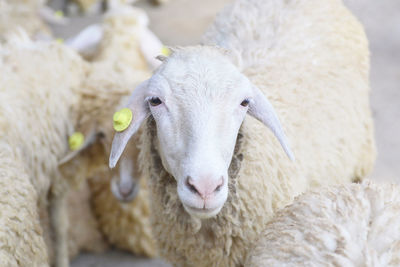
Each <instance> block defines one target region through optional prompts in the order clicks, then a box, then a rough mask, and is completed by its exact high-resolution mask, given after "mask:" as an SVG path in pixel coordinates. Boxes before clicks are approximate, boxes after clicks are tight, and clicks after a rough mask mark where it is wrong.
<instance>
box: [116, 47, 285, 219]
mask: <svg viewBox="0 0 400 267" xmlns="http://www.w3.org/2000/svg"><path fill="white" fill-rule="evenodd" d="M129 108H130V109H131V110H132V112H133V117H134V120H135V121H133V122H132V123H131V125H130V126H129V127H128V129H127V130H125V131H124V132H121V133H117V134H116V135H115V137H114V141H113V147H112V150H111V155H110V167H114V166H115V164H116V162H117V161H118V158H119V157H120V155H121V154H122V151H123V149H124V147H125V146H126V144H127V142H128V140H129V138H130V136H132V135H133V134H134V133H135V132H136V131H137V129H138V128H139V126H140V124H141V123H142V122H143V121H144V120H145V118H146V117H147V116H149V115H150V114H151V115H152V116H153V118H154V120H155V122H156V125H157V138H158V144H157V146H158V151H159V153H160V157H161V159H162V163H163V165H164V168H165V169H166V170H167V171H168V172H169V173H170V174H171V175H172V176H173V177H174V178H175V180H176V181H177V187H178V188H177V191H178V196H179V199H180V200H181V202H182V204H183V206H184V208H185V210H186V211H187V212H188V213H189V214H191V215H192V216H196V217H199V218H209V217H212V216H215V215H216V214H218V212H219V211H220V210H221V208H222V207H223V205H224V203H225V201H226V199H227V197H228V180H229V177H228V168H229V165H230V162H231V160H232V155H233V151H234V148H235V144H236V138H237V135H238V131H239V128H240V125H241V124H242V122H243V120H244V117H245V115H246V113H247V112H249V113H250V115H252V116H254V117H256V118H257V119H259V120H260V121H261V122H263V123H264V124H266V125H267V126H268V127H270V129H271V130H272V131H273V133H274V134H275V136H276V137H277V138H278V140H279V141H280V143H281V144H282V146H283V148H284V150H285V151H286V153H287V154H288V155H289V157H292V154H291V152H290V149H289V148H288V145H287V143H286V140H285V135H284V133H283V131H282V128H281V125H280V123H279V120H278V118H277V116H276V114H275V112H274V110H273V108H272V106H271V104H270V103H269V102H268V100H267V99H266V98H265V96H264V95H263V94H262V93H261V92H260V91H259V90H258V89H257V88H256V87H255V86H254V85H252V84H251V82H250V81H249V80H248V79H247V78H246V77H245V76H244V75H243V74H241V73H240V72H239V70H238V69H237V68H236V67H235V66H234V65H233V64H232V63H231V61H230V60H229V59H228V57H227V56H225V55H223V54H221V53H220V52H219V51H218V50H217V49H212V48H201V49H200V48H199V47H195V48H189V49H184V50H183V51H178V52H176V53H173V54H172V55H171V56H170V57H169V58H168V60H167V61H166V62H165V63H164V64H162V65H161V66H160V68H159V69H158V70H157V71H156V73H155V74H154V75H153V77H152V78H151V79H150V80H148V81H146V82H144V83H143V84H142V85H141V86H139V87H138V88H137V89H135V91H134V92H133V94H132V97H131V101H130V104H129Z"/></svg>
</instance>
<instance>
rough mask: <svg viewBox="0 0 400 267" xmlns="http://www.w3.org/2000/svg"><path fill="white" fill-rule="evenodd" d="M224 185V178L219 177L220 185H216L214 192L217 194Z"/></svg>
mask: <svg viewBox="0 0 400 267" xmlns="http://www.w3.org/2000/svg"><path fill="white" fill-rule="evenodd" d="M223 185H224V177H221V181H220V183H219V184H218V185H217V187H216V188H215V190H214V192H219V191H220V190H221V188H222V186H223Z"/></svg>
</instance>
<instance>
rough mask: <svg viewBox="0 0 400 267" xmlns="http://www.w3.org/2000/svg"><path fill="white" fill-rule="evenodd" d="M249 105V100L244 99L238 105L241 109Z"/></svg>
mask: <svg viewBox="0 0 400 267" xmlns="http://www.w3.org/2000/svg"><path fill="white" fill-rule="evenodd" d="M249 103H250V100H248V99H245V100H243V101H242V103H240V105H241V106H243V107H247V106H248V105H249Z"/></svg>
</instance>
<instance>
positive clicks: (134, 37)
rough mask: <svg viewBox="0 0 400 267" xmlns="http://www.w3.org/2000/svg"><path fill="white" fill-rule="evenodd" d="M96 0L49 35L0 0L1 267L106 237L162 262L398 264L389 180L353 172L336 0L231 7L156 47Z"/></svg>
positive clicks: (396, 208) (360, 47)
mask: <svg viewBox="0 0 400 267" xmlns="http://www.w3.org/2000/svg"><path fill="white" fill-rule="evenodd" d="M76 2H78V3H79V4H80V5H81V7H82V8H83V9H85V10H86V9H87V8H88V7H87V6H89V5H92V4H93V3H94V2H96V1H76ZM108 2H109V3H108V5H107V7H108V11H107V12H106V13H105V15H104V16H103V21H102V23H101V24H99V25H93V26H91V27H89V28H87V29H86V30H84V31H83V32H82V33H81V34H79V35H78V36H76V37H75V38H71V39H69V40H67V41H65V42H63V41H61V40H59V39H57V38H55V37H54V36H52V34H51V31H50V29H49V27H48V26H47V23H46V22H45V21H47V22H49V23H66V19H65V18H63V17H62V16H60V15H59V14H58V15H57V14H55V13H54V12H52V11H51V10H50V9H49V8H48V7H46V6H45V1H44V0H13V1H7V0H0V73H1V75H0V129H1V130H0V265H1V266H38V267H41V266H49V265H54V266H57V267H66V266H69V260H70V259H71V258H73V257H74V256H76V255H77V254H78V253H79V252H80V251H83V250H85V251H103V250H105V249H106V248H107V247H108V246H114V247H117V248H121V249H125V250H128V251H131V252H133V253H135V254H138V255H144V256H148V257H155V256H159V257H162V258H164V259H166V260H167V261H169V262H170V263H172V264H173V265H174V266H198V267H201V266H399V265H400V216H397V213H398V212H400V199H399V198H400V189H399V188H398V187H397V186H395V185H379V184H374V183H372V182H369V181H363V180H365V177H366V176H367V175H368V174H369V173H370V171H371V169H372V167H373V163H374V160H375V153H376V152H375V142H374V134H373V121H372V115H371V110H370V105H369V91H370V88H369V78H368V75H369V50H368V42H367V39H366V36H365V33H364V30H363V28H362V26H361V25H360V23H359V22H358V21H357V19H355V18H354V17H353V16H352V14H351V13H350V12H349V11H348V10H347V9H346V7H345V6H344V5H343V3H342V2H341V1H340V0H326V1H320V0H234V1H233V3H232V4H230V5H228V6H227V7H226V8H225V9H224V10H223V11H222V12H220V14H219V15H218V16H217V17H216V19H215V21H214V23H213V24H212V25H211V27H210V29H209V30H208V31H207V32H206V33H205V34H204V36H203V40H202V43H201V44H199V45H197V46H189V47H176V48H170V51H169V53H164V55H161V54H162V51H164V52H165V49H162V45H161V42H160V41H159V40H158V39H157V37H155V36H154V34H153V33H152V32H151V31H149V29H148V28H147V23H148V19H147V16H146V14H145V13H144V12H143V11H141V10H139V9H137V8H134V7H133V6H132V5H131V2H132V1H124V0H113V1H111V0H110V1H108ZM155 58H157V60H155ZM122 108H128V109H127V110H125V111H127V112H126V114H124V115H126V116H127V118H125V119H124V118H123V119H122V123H123V124H125V127H124V128H122V129H118V128H117V131H115V129H114V128H113V114H114V113H115V112H116V111H118V110H121V109H122ZM247 115H249V116H247ZM114 118H115V116H114ZM117 122H118V121H117V119H115V121H114V123H117ZM125 128H126V129H125ZM110 167H111V168H110Z"/></svg>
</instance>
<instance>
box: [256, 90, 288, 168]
mask: <svg viewBox="0 0 400 267" xmlns="http://www.w3.org/2000/svg"><path fill="white" fill-rule="evenodd" d="M252 90H253V97H252V99H251V101H250V104H249V111H248V112H249V114H250V115H251V116H253V117H254V118H256V119H257V120H259V121H261V122H262V123H264V124H265V125H266V126H268V128H269V129H270V130H271V131H272V132H273V133H274V135H275V137H276V138H277V139H278V141H279V143H280V144H281V146H282V148H283V150H284V151H285V152H286V154H287V155H288V157H289V158H290V159H291V160H292V161H294V159H295V158H294V155H293V153H292V151H291V150H290V147H289V143H288V141H287V138H286V135H285V133H284V132H283V129H282V126H281V123H280V121H279V119H278V116H277V115H276V112H275V110H274V108H273V107H272V105H271V103H270V102H269V101H268V99H267V98H266V97H265V96H264V94H263V93H262V92H261V91H260V89H258V88H257V87H255V86H254V85H253V86H252Z"/></svg>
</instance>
